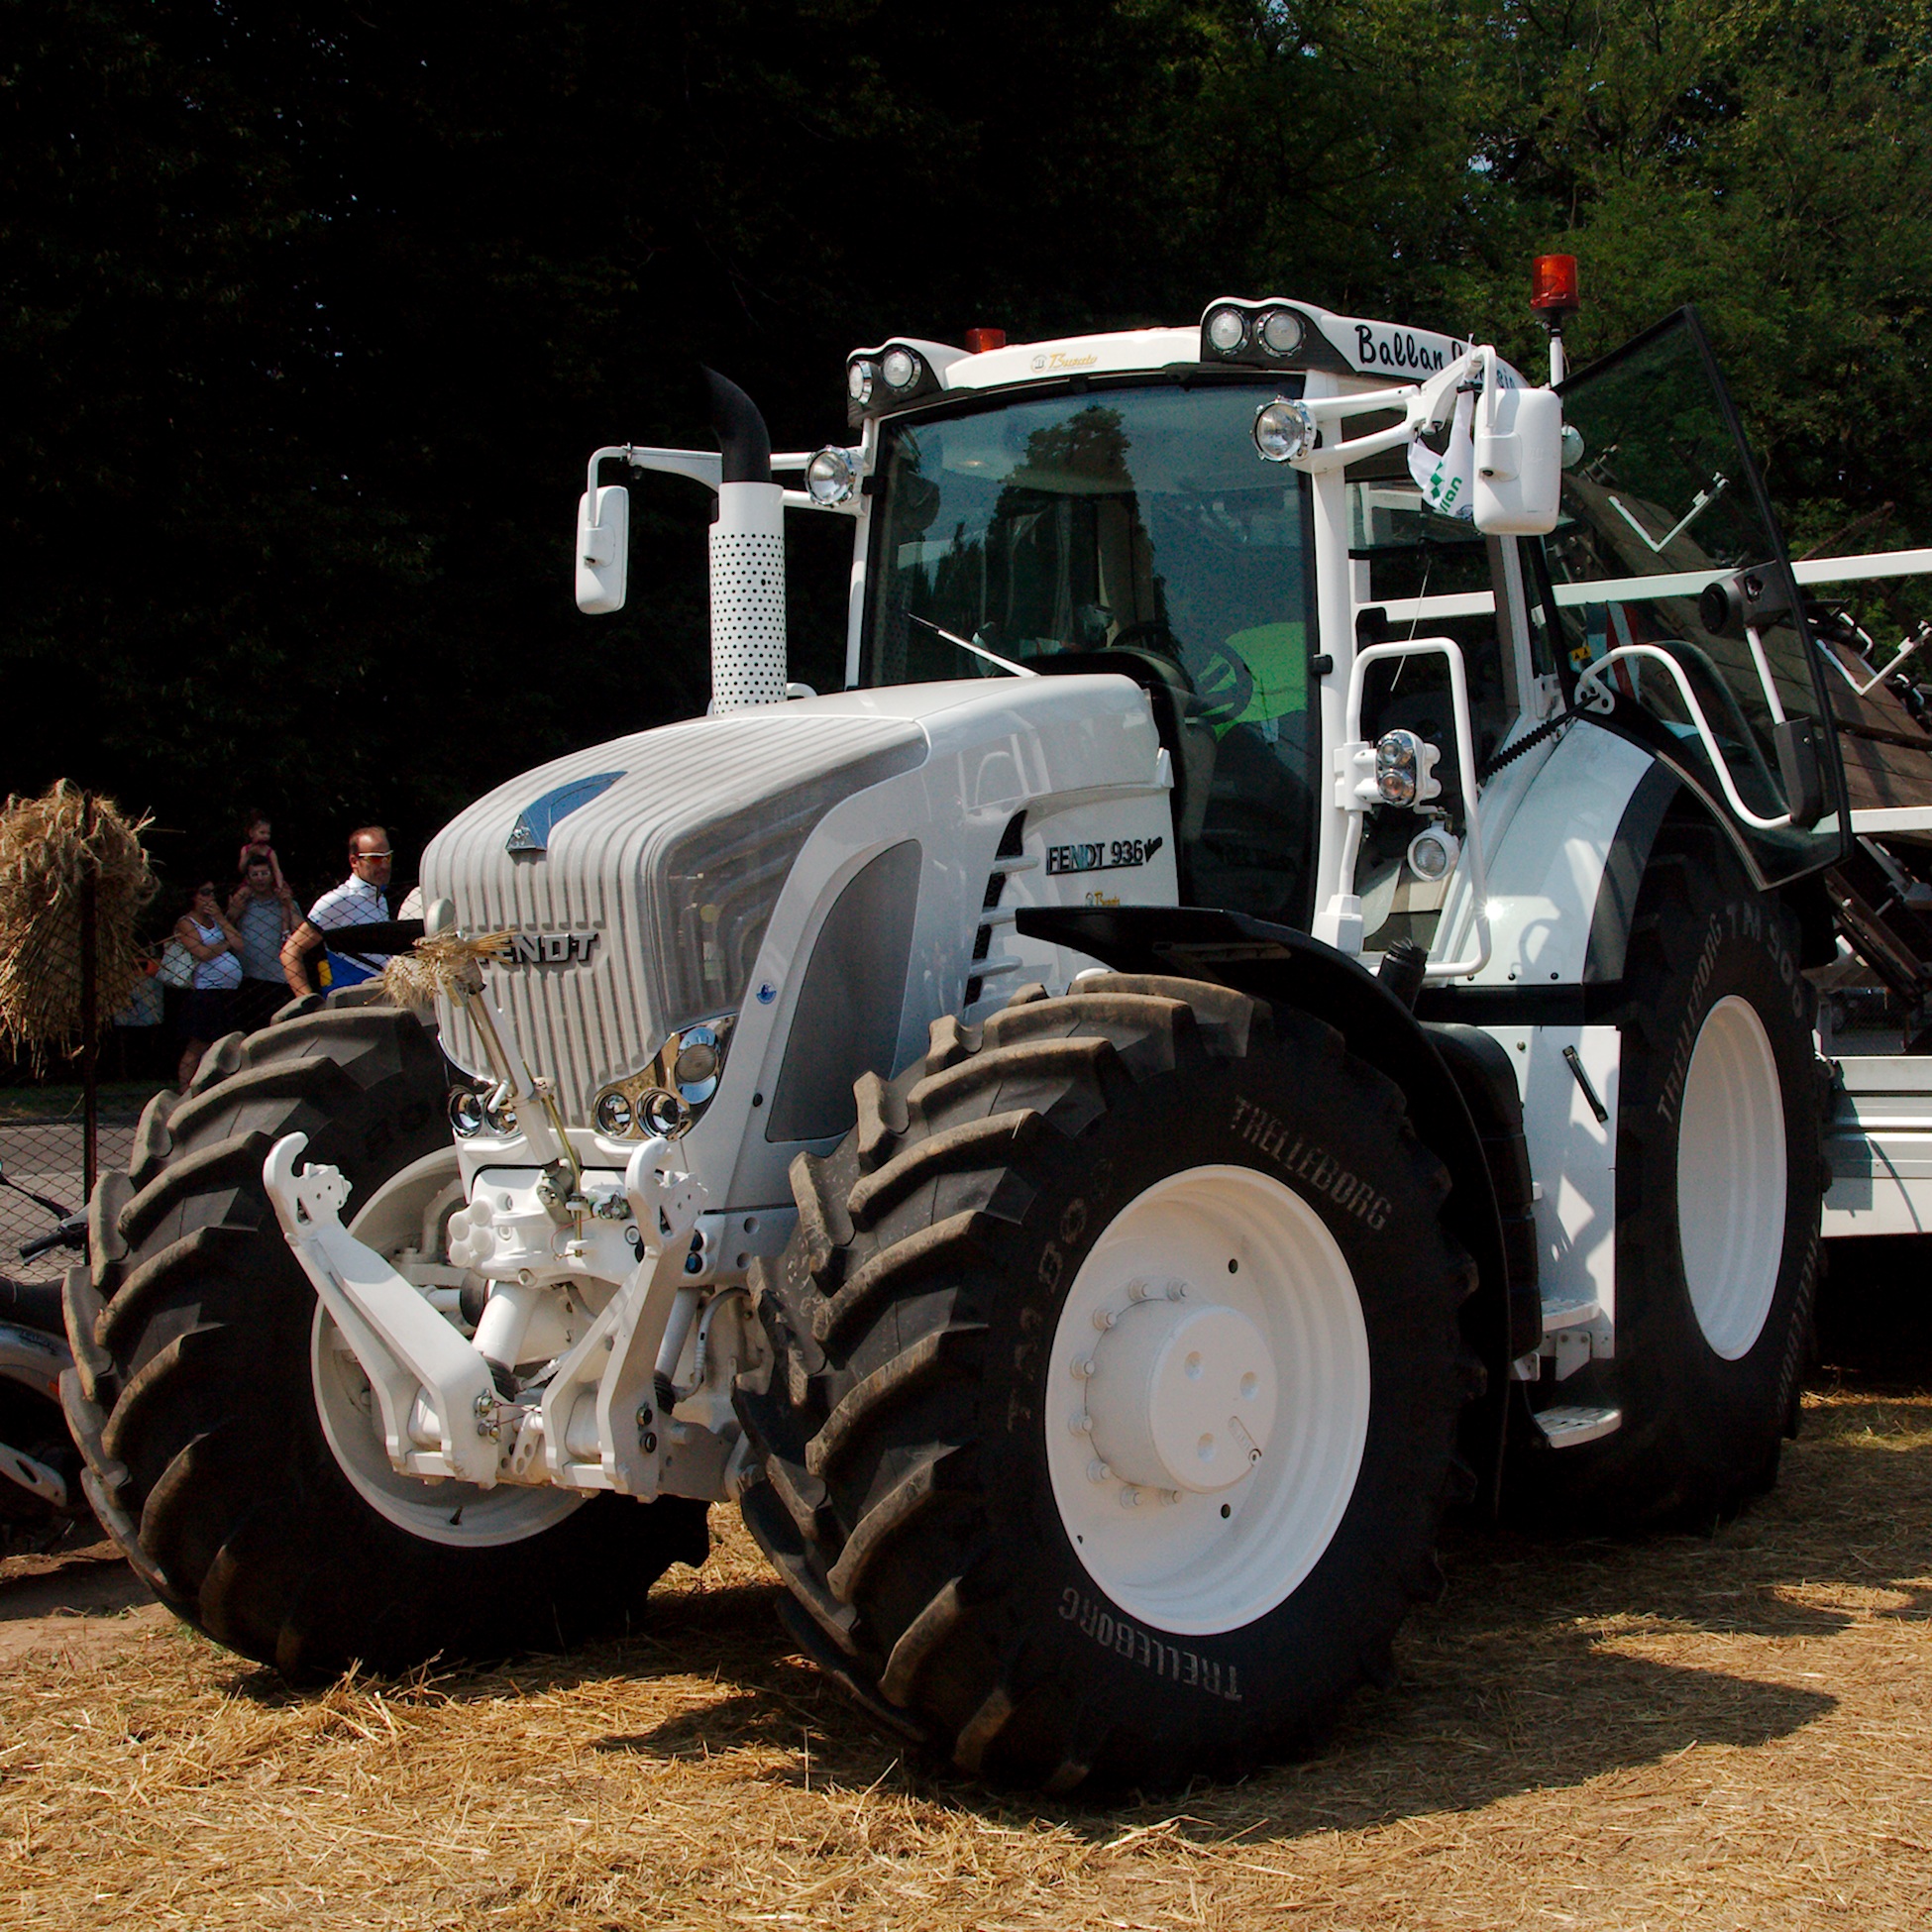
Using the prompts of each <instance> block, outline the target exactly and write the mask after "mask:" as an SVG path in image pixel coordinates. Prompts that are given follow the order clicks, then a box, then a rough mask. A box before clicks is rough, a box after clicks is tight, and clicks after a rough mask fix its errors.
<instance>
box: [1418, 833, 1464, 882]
mask: <svg viewBox="0 0 1932 1932" xmlns="http://www.w3.org/2000/svg"><path fill="white" fill-rule="evenodd" d="M1461 850H1462V846H1461V841H1460V840H1458V839H1457V837H1456V836H1455V834H1454V833H1453V832H1451V831H1447V830H1445V829H1444V828H1443V827H1442V826H1441V825H1431V826H1430V827H1429V828H1428V830H1426V831H1420V832H1418V833H1417V834H1416V835H1415V837H1414V838H1412V839H1411V840H1410V841H1409V870H1410V871H1411V872H1413V873H1414V874H1415V875H1416V877H1417V878H1418V879H1426V880H1427V881H1428V882H1429V883H1430V884H1431V885H1434V884H1435V882H1436V881H1437V880H1438V879H1447V878H1448V877H1449V874H1450V873H1451V872H1452V871H1454V869H1455V860H1456V855H1457V854H1458V853H1459V852H1460V851H1461Z"/></svg>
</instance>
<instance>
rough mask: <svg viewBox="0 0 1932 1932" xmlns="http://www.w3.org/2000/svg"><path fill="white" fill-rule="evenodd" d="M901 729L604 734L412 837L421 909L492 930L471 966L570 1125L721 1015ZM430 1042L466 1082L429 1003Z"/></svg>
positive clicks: (728, 727)
mask: <svg viewBox="0 0 1932 1932" xmlns="http://www.w3.org/2000/svg"><path fill="white" fill-rule="evenodd" d="M926 752H927V739H926V734H925V731H924V730H923V729H922V728H921V726H920V725H919V724H918V723H917V722H915V721H913V720H912V719H910V718H905V717H879V716H854V715H850V714H836V713H833V714H827V713H825V712H823V711H812V710H805V709H803V708H801V707H799V706H797V705H783V704H778V705H770V706H766V707H762V708H760V709H757V710H752V711H742V712H738V713H736V714H734V715H731V716H726V717H714V718H698V719H694V720H692V721H691V722H689V723H684V724H672V725H666V726H664V727H662V728H661V729H659V730H655V731H642V732H639V733H637V734H636V735H634V736H632V737H628V738H617V739H614V740H612V741H611V742H609V743H607V744H602V745H597V746H594V747H592V748H591V749H590V750H588V751H580V752H573V753H572V754H571V755H570V756H568V757H566V758H560V759H557V760H556V761H555V762H554V763H551V764H548V765H544V766H540V767H539V768H538V769H537V770H535V771H533V772H529V773H526V774H524V775H523V776H522V777H520V778H517V779H513V780H511V781H510V783H509V784H507V785H501V786H498V787H497V789H496V790H495V791H493V792H491V793H489V794H488V795H487V796H486V797H484V798H483V799H481V800H479V801H478V802H477V803H476V804H475V805H471V806H470V807H469V808H468V809H467V810H466V811H464V812H463V814H462V815H461V816H460V817H458V818H456V819H455V820H453V821H452V822H451V823H450V824H449V825H447V826H446V827H445V828H444V829H443V830H442V831H440V832H439V833H437V835H436V836H435V838H433V839H432V840H431V841H430V844H429V846H428V849H427V850H426V851H425V852H424V854H423V863H422V884H423V898H424V901H425V903H433V902H435V901H436V900H438V899H448V900H450V901H451V902H452V903H453V904H454V906H455V908H456V919H457V923H458V925H459V926H461V927H462V929H463V930H465V931H466V932H472V933H477V932H494V931H507V932H509V933H510V935H511V939H510V951H509V956H508V958H507V960H506V961H505V962H504V963H503V964H501V965H498V966H492V967H489V968H487V969H486V971H487V973H488V977H489V981H490V985H491V990H492V991H493V993H494V995H495V997H496V1000H497V1002H498V1004H499V1005H500V1006H501V1007H502V1009H503V1011H504V1013H505V1014H506V1016H507V1017H508V1019H509V1020H510V1023H511V1024H512V1026H513V1027H514V1028H515V1031H516V1035H517V1038H518V1040H519V1041H520V1042H521V1044H522V1047H523V1051H524V1054H525V1056H526V1057H527V1058H528V1059H529V1060H530V1062H531V1065H532V1067H533V1069H534V1070H535V1071H538V1072H541V1073H544V1074H548V1075H549V1076H550V1077H551V1078H552V1079H553V1080H554V1081H555V1082H556V1083H557V1091H558V1098H559V1100H560V1102H561V1104H562V1106H563V1108H564V1110H565V1112H566V1114H567V1115H572V1116H575V1117H576V1118H579V1119H582V1118H584V1117H585V1115H586V1112H587V1110H588V1108H589V1105H590V1098H591V1096H592V1095H593V1094H594V1093H596V1092H597V1090H598V1089H599V1088H601V1087H602V1086H604V1085H605V1084H606V1083H607V1082H609V1081H611V1080H613V1079H617V1078H620V1077H622V1076H623V1075H625V1074H629V1073H633V1072H635V1071H637V1070H638V1069H639V1068H641V1067H643V1066H645V1065H646V1064H648V1062H649V1061H650V1060H651V1058H652V1057H653V1055H654V1054H655V1053H656V1052H657V1050H658V1048H659V1047H660V1046H661V1045H662V1044H663V1042H664V1041H665V1040H666V1038H668V1037H669V1035H670V1034H671V1033H673V1032H674V1031H676V1030H678V1029H679V1028H681V1027H684V1026H687V1025H690V1024H691V1023H693V1022H694V1021H697V1020H712V1019H717V1018H721V1017H723V1016H725V1015H727V1014H733V1013H735V1012H736V1011H737V1009H738V1006H739V1004H740V1002H741V1001H742V999H743V997H744V993H745V988H746V985H747V983H748V981H749V979H750V976H751V971H752V967H753V965H754V964H755V963H756V960H757V956H758V948H759V945H760V943H761V941H762V940H763V938H764V934H765V927H766V924H767V922H768V921H769V920H770V917H771V913H772V909H773V907H774V906H775V905H776V904H777V902H778V897H779V894H780V892H781V891H782V890H783V888H784V885H785V881H786V878H787V876H788V874H789V873H790V872H791V869H792V864H793V861H794V860H795V859H796V858H797V857H798V855H799V851H800V849H801V847H802V846H803V845H804V844H805V840H806V838H807V837H809V836H810V834H811V831H812V828H813V827H814V826H815V825H816V824H817V823H818V821H819V820H820V819H821V818H822V817H823V816H824V815H825V813H826V812H827V811H829V810H830V809H831V808H832V807H833V806H834V805H837V804H839V802H840V801H841V800H843V799H846V798H849V797H850V796H851V795H852V794H854V793H856V792H859V791H863V790H864V789H866V788H867V787H869V786H872V785H877V784H879V783H880V782H881V781H883V780H885V779H888V778H891V777H894V776H895V775H897V774H898V773H901V772H906V771H911V770H912V769H913V768H914V767H916V766H918V765H920V764H922V763H923V762H924V761H925V757H926ZM438 1017H439V1019H440V1020H441V1022H442V1029H443V1046H444V1049H445V1051H446V1052H448V1053H449V1055H450V1057H451V1058H452V1059H453V1060H455V1061H456V1062H457V1064H458V1065H460V1066H463V1067H465V1068H468V1069H469V1070H471V1071H472V1072H476V1073H483V1071H484V1070H485V1068H486V1064H487V1063H486V1061H485V1060H484V1057H483V1047H482V1044H481V1042H480V1041H479V1039H478V1038H477V1035H476V1033H475V1030H474V1029H473V1028H472V1027H471V1026H470V1024H469V1023H468V1021H467V1020H465V1019H464V1017H463V1016H462V1015H461V1014H459V1013H458V1012H456V1011H455V1009H454V1008H453V1007H452V1006H451V1005H450V1003H449V1002H448V1001H444V1002H441V1003H440V1004H439V1012H438Z"/></svg>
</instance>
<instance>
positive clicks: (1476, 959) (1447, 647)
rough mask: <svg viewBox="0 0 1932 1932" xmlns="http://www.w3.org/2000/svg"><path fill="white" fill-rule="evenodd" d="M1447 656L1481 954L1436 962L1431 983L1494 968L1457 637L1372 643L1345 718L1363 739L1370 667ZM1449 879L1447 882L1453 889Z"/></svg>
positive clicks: (1350, 859)
mask: <svg viewBox="0 0 1932 1932" xmlns="http://www.w3.org/2000/svg"><path fill="white" fill-rule="evenodd" d="M1424 656H1442V657H1445V658H1447V659H1448V660H1449V702H1450V704H1451V705H1452V706H1453V707H1454V711H1455V768H1456V772H1457V775H1458V776H1459V778H1460V779H1461V782H1462V829H1463V831H1464V832H1465V833H1466V834H1467V836H1466V837H1465V839H1464V841H1463V846H1462V851H1461V853H1459V854H1458V855H1457V857H1456V861H1455V867H1454V870H1453V871H1451V872H1450V874H1449V878H1453V877H1454V875H1455V872H1456V871H1460V870H1461V867H1462V864H1463V860H1464V858H1466V859H1467V861H1468V866H1469V890H1470V897H1471V900H1472V902H1473V904H1474V907H1475V935H1476V951H1475V953H1474V954H1473V955H1472V956H1471V957H1469V958H1467V959H1453V960H1440V961H1438V960H1432V961H1430V963H1429V965H1428V966H1427V967H1426V968H1425V969H1424V972H1423V978H1424V979H1425V980H1453V979H1464V978H1466V977H1467V976H1468V975H1469V974H1471V973H1479V972H1481V971H1482V969H1483V968H1484V967H1485V966H1487V965H1488V964H1489V951H1490V946H1489V878H1488V873H1487V871H1486V869H1485V867H1484V865H1483V856H1482V826H1481V824H1480V823H1479V822H1478V819H1477V814H1476V755H1475V720H1474V714H1473V713H1472V712H1471V710H1470V708H1469V680H1468V675H1467V673H1466V671H1465V669H1464V667H1463V663H1462V647H1461V645H1459V644H1458V643H1457V642H1456V641H1455V639H1454V638H1452V637H1412V638H1409V639H1407V640H1406V641H1404V642H1402V643H1389V644H1369V645H1366V646H1364V647H1363V648H1362V649H1361V650H1359V651H1357V652H1356V653H1355V662H1354V665H1353V667H1352V669H1351V670H1350V671H1349V673H1348V698H1347V703H1346V706H1345V708H1344V709H1343V711H1342V716H1343V717H1344V718H1346V719H1347V720H1348V730H1349V732H1350V734H1351V736H1353V737H1354V738H1357V739H1358V738H1359V737H1360V736H1361V700H1362V686H1363V682H1364V678H1363V672H1364V667H1365V666H1367V665H1369V664H1372V663H1374V662H1375V661H1376V660H1378V659H1381V658H1410V657H1424ZM1361 819H1362V814H1361V806H1360V805H1359V804H1357V805H1355V807H1354V809H1353V810H1352V811H1351V812H1350V814H1349V818H1348V830H1347V833H1346V835H1345V837H1344V838H1343V841H1342V864H1341V873H1342V884H1343V886H1344V887H1345V888H1346V889H1348V890H1349V891H1352V890H1353V887H1354V883H1355V861H1356V859H1357V858H1358V857H1359V856H1360V852H1361ZM1448 883H1449V881H1448V880H1447V879H1446V880H1445V881H1444V885H1445V887H1447V885H1448Z"/></svg>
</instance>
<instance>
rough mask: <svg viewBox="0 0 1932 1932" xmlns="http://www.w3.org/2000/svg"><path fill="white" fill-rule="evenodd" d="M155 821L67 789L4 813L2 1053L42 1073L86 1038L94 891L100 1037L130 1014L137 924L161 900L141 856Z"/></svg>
mask: <svg viewBox="0 0 1932 1932" xmlns="http://www.w3.org/2000/svg"><path fill="white" fill-rule="evenodd" d="M150 822H151V821H150V820H149V819H147V818H142V819H140V820H138V821H135V822H130V821H129V820H128V819H127V818H126V817H125V816H123V814H122V812H121V810H120V808H119V806H117V805H115V804H114V802H113V801H112V800H111V799H103V798H100V797H98V796H97V795H95V794H92V793H87V792H83V791H81V790H80V789H79V787H77V786H74V785H70V784H69V783H68V782H67V781H66V780H65V779H60V780H59V781H57V782H56V783H55V785H54V788H53V790H52V791H50V792H48V793H47V794H45V795H44V796H43V797H41V798H38V799H22V798H16V797H9V798H8V800H7V803H6V805H5V807H4V809H0V1047H4V1048H6V1049H8V1050H10V1051H13V1052H22V1051H24V1052H25V1053H26V1054H27V1055H28V1056H29V1057H30V1059H31V1060H32V1062H33V1064H34V1066H35V1067H36V1068H37V1069H39V1068H41V1067H44V1066H45V1065H46V1063H47V1061H48V1059H49V1057H50V1056H52V1055H56V1054H72V1053H77V1052H79V1051H80V1049H81V1048H82V1047H83V1046H84V1045H85V1044H86V1043H87V1042H86V1041H85V1040H84V1039H83V1038H82V1037H81V1034H82V1027H83V1020H82V1015H81V939H80V935H81V919H82V908H83V902H84V899H85V896H86V895H85V882H86V881H87V880H89V879H90V878H91V879H92V880H93V882H94V921H95V924H94V960H95V969H94V970H95V978H94V1015H95V1022H94V1023H95V1029H96V1031H97V1032H98V1031H99V1030H100V1029H102V1028H104V1027H105V1026H106V1025H107V1023H108V1021H109V1020H111V1019H112V1018H113V1016H114V1015H115V1014H117V1013H119V1012H120V1011H121V1009H122V1008H123V1007H125V1006H126V1005H127V1004H128V1001H129V999H130V997H131V996H132V995H133V992H134V986H135V981H136V979H137V977H138V976H139V973H140V969H141V948H140V946H139V945H138V944H137V943H136V940H135V918H136V916H137V914H138V913H139V912H140V911H141V909H142V908H143V907H144V906H146V905H147V904H148V902H149V901H150V900H151V899H153V898H154V896H155V875H154V873H153V872H152V871H151V870H150V869H149V865H148V855H147V853H146V852H145V851H143V850H142V846H141V833H142V831H143V830H144V829H145V827H146V826H147V825H148V824H149V823H150Z"/></svg>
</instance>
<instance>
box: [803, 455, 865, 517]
mask: <svg viewBox="0 0 1932 1932" xmlns="http://www.w3.org/2000/svg"><path fill="white" fill-rule="evenodd" d="M857 482H858V473H857V472H856V471H855V470H854V469H853V468H852V458H851V454H850V452H849V451H846V450H839V449H823V450H820V451H819V452H818V454H817V455H816V456H814V457H813V458H812V459H811V461H810V462H809V463H807V464H806V465H805V492H806V494H807V495H809V496H810V498H811V500H812V501H813V502H814V503H826V504H831V503H842V502H844V501H845V499H846V498H847V497H848V496H850V495H851V493H852V485H853V484H854V483H857Z"/></svg>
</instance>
